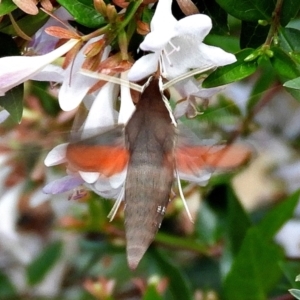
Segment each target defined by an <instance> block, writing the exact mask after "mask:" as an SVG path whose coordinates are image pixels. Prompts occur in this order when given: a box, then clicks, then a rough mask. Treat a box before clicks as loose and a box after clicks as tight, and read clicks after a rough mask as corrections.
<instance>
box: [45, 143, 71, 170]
mask: <svg viewBox="0 0 300 300" xmlns="http://www.w3.org/2000/svg"><path fill="white" fill-rule="evenodd" d="M68 144H69V143H63V144H60V145H57V146H56V147H54V148H53V149H52V150H51V151H50V152H49V153H48V155H47V156H46V158H45V161H44V164H45V165H46V166H47V167H50V166H56V165H59V164H62V163H64V162H66V151H67V146H68Z"/></svg>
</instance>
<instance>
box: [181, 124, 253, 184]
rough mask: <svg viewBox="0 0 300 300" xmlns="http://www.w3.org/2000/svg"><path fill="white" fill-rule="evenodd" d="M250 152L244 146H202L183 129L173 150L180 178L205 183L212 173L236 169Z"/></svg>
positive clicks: (247, 157)
mask: <svg viewBox="0 0 300 300" xmlns="http://www.w3.org/2000/svg"><path fill="white" fill-rule="evenodd" d="M251 152H252V151H251V150H250V149H249V148H248V147H246V146H244V145H236V144H231V145H222V146H219V145H203V143H202V144H201V141H200V140H199V138H198V137H197V136H196V135H195V134H193V133H192V132H190V133H188V134H187V129H184V131H183V132H180V133H179V135H178V142H177V147H176V149H175V160H176V168H177V172H178V174H179V177H180V178H182V179H186V180H189V181H194V182H197V183H201V182H204V183H206V181H207V180H208V179H209V177H210V175H211V173H212V172H213V171H215V170H218V171H226V170H230V169H233V168H236V167H238V166H240V165H242V164H243V163H245V162H246V161H247V160H248V159H249V158H250V156H251Z"/></svg>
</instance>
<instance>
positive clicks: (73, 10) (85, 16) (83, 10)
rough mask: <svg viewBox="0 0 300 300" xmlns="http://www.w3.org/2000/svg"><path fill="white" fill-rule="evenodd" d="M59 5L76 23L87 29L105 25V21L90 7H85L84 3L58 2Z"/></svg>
mask: <svg viewBox="0 0 300 300" xmlns="http://www.w3.org/2000/svg"><path fill="white" fill-rule="evenodd" d="M57 2H58V3H59V4H61V5H62V6H63V7H64V8H65V9H66V10H67V11H68V12H69V13H70V14H71V15H72V16H73V17H74V19H75V21H77V22H78V23H79V24H82V25H84V26H86V27H89V28H95V27H101V26H103V25H105V24H106V22H105V19H104V17H103V16H102V15H100V14H99V13H98V12H97V11H96V10H95V8H94V7H93V5H92V1H91V5H87V2H86V1H79V0H73V1H69V0H58V1H57Z"/></svg>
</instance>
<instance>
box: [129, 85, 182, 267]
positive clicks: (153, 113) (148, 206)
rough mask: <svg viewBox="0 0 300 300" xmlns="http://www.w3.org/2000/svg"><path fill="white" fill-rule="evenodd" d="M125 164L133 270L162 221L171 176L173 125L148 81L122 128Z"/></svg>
mask: <svg viewBox="0 0 300 300" xmlns="http://www.w3.org/2000/svg"><path fill="white" fill-rule="evenodd" d="M125 136H126V144H127V147H128V150H129V157H130V158H129V163H128V170H127V177H126V182H125V230H126V241H127V259H128V264H129V266H130V268H132V269H135V268H136V266H137V265H138V263H139V261H140V259H141V258H142V257H143V255H144V253H145V252H146V250H147V248H148V247H149V245H150V243H151V242H152V241H153V239H154V237H155V234H156V232H157V230H158V228H159V227H160V224H161V222H162V220H163V217H164V213H165V210H166V207H167V205H168V202H169V196H170V192H171V186H172V182H173V178H174V147H175V142H176V134H175V127H174V125H173V124H172V123H171V119H170V116H169V112H168V110H167V108H166V107H165V104H164V102H163V101H162V96H161V94H160V91H159V87H158V82H157V80H156V79H154V80H152V81H151V82H150V84H149V86H148V87H147V88H146V89H145V91H144V92H143V94H142V97H141V99H140V101H139V103H138V104H137V107H136V111H135V112H134V114H133V116H132V118H131V119H130V121H129V122H128V124H127V126H126V128H125Z"/></svg>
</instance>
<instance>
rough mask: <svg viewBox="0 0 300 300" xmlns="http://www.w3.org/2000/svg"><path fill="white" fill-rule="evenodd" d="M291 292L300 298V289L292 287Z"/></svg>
mask: <svg viewBox="0 0 300 300" xmlns="http://www.w3.org/2000/svg"><path fill="white" fill-rule="evenodd" d="M289 292H290V293H291V295H293V296H294V297H295V298H296V299H300V290H296V289H290V290H289Z"/></svg>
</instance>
